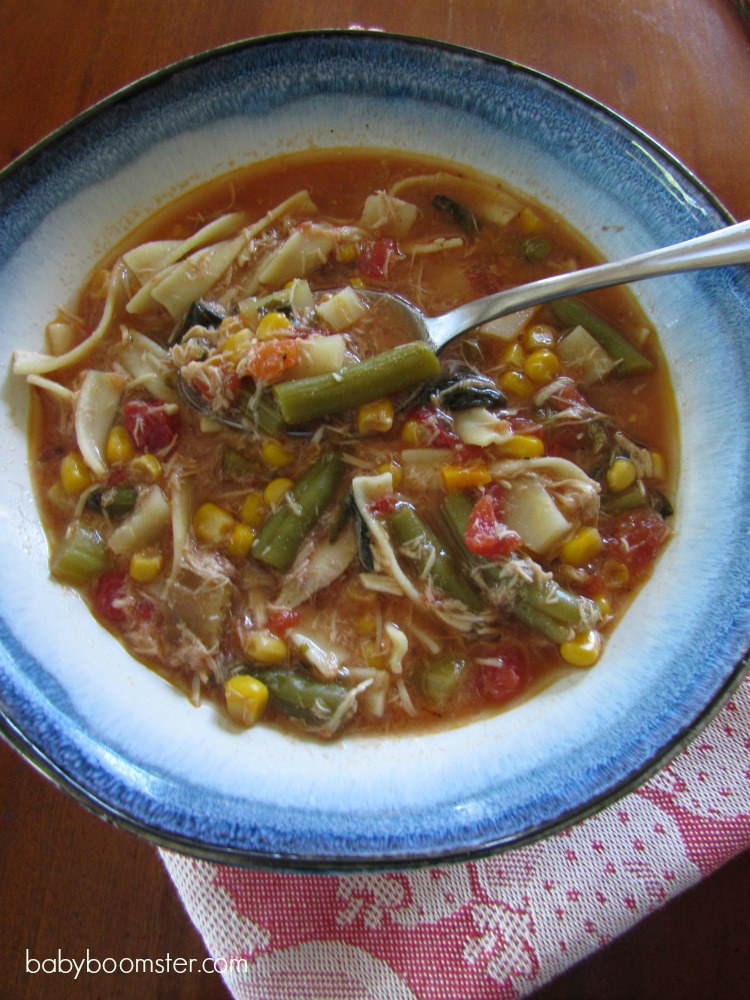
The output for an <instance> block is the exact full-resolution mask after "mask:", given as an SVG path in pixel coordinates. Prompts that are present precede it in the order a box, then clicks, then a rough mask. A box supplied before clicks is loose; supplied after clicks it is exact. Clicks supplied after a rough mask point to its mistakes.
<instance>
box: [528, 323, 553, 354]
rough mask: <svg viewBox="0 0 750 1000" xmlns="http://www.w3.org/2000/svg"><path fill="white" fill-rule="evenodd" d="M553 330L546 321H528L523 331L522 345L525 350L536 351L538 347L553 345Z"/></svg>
mask: <svg viewBox="0 0 750 1000" xmlns="http://www.w3.org/2000/svg"><path fill="white" fill-rule="evenodd" d="M555 339H556V336H555V331H554V330H553V328H552V327H551V326H548V324H547V323H530V324H529V326H527V327H526V329H525V330H524V333H523V346H524V347H525V348H526V350H527V351H536V350H537V349H538V348H540V347H553V346H554V344H555Z"/></svg>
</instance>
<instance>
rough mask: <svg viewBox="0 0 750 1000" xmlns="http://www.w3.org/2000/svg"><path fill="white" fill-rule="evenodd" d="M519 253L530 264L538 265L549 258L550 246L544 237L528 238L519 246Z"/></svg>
mask: <svg viewBox="0 0 750 1000" xmlns="http://www.w3.org/2000/svg"><path fill="white" fill-rule="evenodd" d="M521 252H522V253H523V255H524V257H525V258H526V260H527V261H529V263H530V264H538V263H540V262H541V261H543V260H546V259H547V258H548V257H549V255H550V253H551V252H552V244H551V243H550V241H549V240H548V239H547V237H546V236H529V238H528V239H526V240H524V241H523V243H522V244H521Z"/></svg>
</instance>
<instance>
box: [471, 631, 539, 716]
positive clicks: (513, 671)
mask: <svg viewBox="0 0 750 1000" xmlns="http://www.w3.org/2000/svg"><path fill="white" fill-rule="evenodd" d="M527 675H528V665H527V662H526V657H525V655H524V653H523V650H522V649H521V648H520V647H519V646H516V645H515V644H511V643H503V644H501V645H499V646H498V647H497V648H496V649H494V650H492V651H491V653H490V655H487V656H482V657H481V658H479V659H477V660H476V662H475V667H474V677H475V683H476V687H477V692H478V694H479V695H480V697H481V698H483V699H484V700H485V701H491V702H493V703H496V704H498V703H502V702H505V701H508V700H509V699H510V698H512V697H513V696H514V695H516V694H518V693H519V692H520V691H521V690H522V688H523V687H524V685H525V683H526V678H527Z"/></svg>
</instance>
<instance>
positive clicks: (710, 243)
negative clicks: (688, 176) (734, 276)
mask: <svg viewBox="0 0 750 1000" xmlns="http://www.w3.org/2000/svg"><path fill="white" fill-rule="evenodd" d="M746 263H750V221H747V222H738V223H736V224H734V225H732V226H727V227H726V229H720V230H718V231H717V232H714V233H707V234H706V235H704V236H698V237H696V238H695V239H692V240H685V241H684V242H683V243H676V244H674V245H673V246H669V247H663V248H661V249H658V250H649V251H648V252H647V253H641V254H637V255H636V256H635V257H626V258H625V259H623V260H618V261H611V262H609V263H606V264H597V265H596V266H595V267H587V268H583V269H582V270H580V271H570V272H567V273H566V274H556V275H553V276H552V277H549V278H542V279H541V280H539V281H532V282H530V283H529V284H526V285H518V286H517V287H516V288H508V289H505V290H504V291H502V292H496V293H495V294H494V295H488V296H486V297H485V298H481V299H475V300H474V301H473V302H467V303H466V304H465V305H462V306H459V307H458V308H457V309H452V310H451V311H450V312H447V313H443V314H442V315H441V316H425V315H424V314H423V313H422V312H420V311H419V310H418V309H417V308H416V307H415V306H412V305H411V304H409V303H407V302H406V301H405V300H403V299H399V302H400V304H401V305H402V306H403V307H404V308H405V309H407V310H408V311H409V313H410V315H411V317H412V320H413V322H414V324H415V325H416V327H417V329H418V331H419V337H420V338H421V339H422V340H424V341H425V342H426V343H427V344H428V345H429V346H430V347H431V348H432V349H433V350H434V351H440V350H441V349H442V348H443V347H445V346H446V345H447V344H449V343H450V342H451V341H452V340H454V339H455V338H456V337H458V336H460V335H461V334H462V333H466V332H467V331H468V330H473V329H474V328H475V327H477V326H481V325H482V324H483V323H488V322H489V321H490V320H493V319H499V317H501V316H507V315H508V314H509V313H514V312H519V311H520V310H521V309H527V308H528V307H529V306H535V305H539V304H540V303H542V302H549V301H550V300H551V299H559V298H563V297H564V296H566V295H573V294H578V293H580V292H591V291H593V290H594V289H596V288H609V287H611V286H612V285H623V284H626V283H628V282H631V281H641V280H643V279H644V278H656V277H658V276H659V275H665V274H677V273H680V272H683V271H695V270H700V269H705V268H712V267H722V266H724V265H726V264H746ZM378 294H383V295H386V294H388V293H386V292H383V293H378Z"/></svg>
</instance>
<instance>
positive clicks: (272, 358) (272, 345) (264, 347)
mask: <svg viewBox="0 0 750 1000" xmlns="http://www.w3.org/2000/svg"><path fill="white" fill-rule="evenodd" d="M298 359H299V344H298V343H297V341H296V340H295V339H294V338H293V337H277V338H275V339H274V340H259V341H256V342H255V343H253V344H252V345H251V347H250V349H249V351H248V353H247V356H246V357H245V358H244V359H243V362H242V373H243V374H244V375H250V376H251V377H252V378H254V379H256V380H257V381H258V382H264V383H265V384H266V385H273V383H274V382H278V381H279V379H280V378H281V377H282V375H283V374H284V372H286V371H288V370H289V369H290V368H291V367H292V366H293V365H295V364H296V363H297V361H298Z"/></svg>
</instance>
